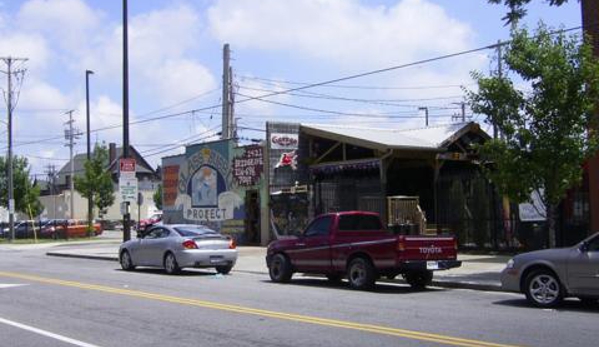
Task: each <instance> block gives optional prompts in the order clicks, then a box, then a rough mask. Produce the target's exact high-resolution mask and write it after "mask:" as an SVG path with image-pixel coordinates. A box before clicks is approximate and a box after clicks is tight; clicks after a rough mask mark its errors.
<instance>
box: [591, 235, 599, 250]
mask: <svg viewBox="0 0 599 347" xmlns="http://www.w3.org/2000/svg"><path fill="white" fill-rule="evenodd" d="M588 251H589V252H598V251H599V236H598V237H595V238H594V239H592V240H590V241H589V246H588Z"/></svg>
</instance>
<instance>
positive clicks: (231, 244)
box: [229, 238, 237, 249]
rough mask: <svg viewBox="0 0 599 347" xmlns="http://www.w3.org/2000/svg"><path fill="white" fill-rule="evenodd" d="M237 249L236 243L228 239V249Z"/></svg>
mask: <svg viewBox="0 0 599 347" xmlns="http://www.w3.org/2000/svg"><path fill="white" fill-rule="evenodd" d="M235 248H237V243H235V239H233V238H232V239H229V249H235Z"/></svg>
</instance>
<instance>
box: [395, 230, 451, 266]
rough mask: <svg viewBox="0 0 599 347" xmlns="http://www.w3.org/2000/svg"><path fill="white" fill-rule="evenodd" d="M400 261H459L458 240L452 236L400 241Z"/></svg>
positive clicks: (406, 238)
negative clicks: (401, 249)
mask: <svg viewBox="0 0 599 347" xmlns="http://www.w3.org/2000/svg"><path fill="white" fill-rule="evenodd" d="M398 242H399V245H400V246H399V247H400V248H403V251H401V252H399V253H398V255H399V258H400V259H399V260H411V261H414V260H448V259H449V260H455V259H457V249H456V239H455V238H454V237H452V236H409V235H402V236H399V239H398Z"/></svg>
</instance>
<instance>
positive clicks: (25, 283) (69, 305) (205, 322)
mask: <svg viewBox="0 0 599 347" xmlns="http://www.w3.org/2000/svg"><path fill="white" fill-rule="evenodd" d="M117 266H118V265H117V264H116V263H112V262H105V261H94V260H85V259H71V258H54V257H47V256H45V255H44V250H43V249H38V250H27V251H8V250H5V249H0V346H11V347H12V346H51V347H54V346H61V347H62V346H87V347H93V346H100V347H112V346H114V347H117V346H119V347H121V346H128V347H129V346H131V347H134V346H313V347H316V346H327V347H328V346H344V347H350V346H360V347H363V346H488V347H504V346H594V345H596V337H597V320H598V318H599V309H597V308H585V307H583V306H582V305H581V304H580V303H579V302H578V301H576V300H568V301H567V302H566V304H565V305H564V306H563V307H562V308H560V309H559V310H540V309H534V308H530V307H528V306H527V305H526V302H525V301H524V299H523V297H522V296H519V295H515V294H507V293H497V292H481V291H471V290H462V289H440V288H432V289H429V290H427V291H424V292H414V291H412V290H411V289H410V288H409V287H407V286H402V285H386V284H383V285H381V284H379V285H378V286H377V288H376V290H375V291H373V292H358V291H352V290H349V289H347V287H346V286H345V285H343V284H340V285H331V284H330V283H328V282H327V281H326V280H324V279H318V278H310V277H301V276H296V277H294V280H293V281H292V283H291V284H287V285H280V284H274V283H271V282H270V281H269V280H268V278H267V277H266V276H264V275H254V274H247V273H235V272H233V273H232V275H229V276H220V275H216V274H215V273H214V272H211V271H208V270H206V271H200V270H197V271H196V270H193V271H185V272H184V273H183V274H182V275H180V276H168V275H165V274H164V273H163V272H162V271H159V270H140V271H136V272H131V273H129V272H124V271H121V270H120V269H119V268H118V267H117Z"/></svg>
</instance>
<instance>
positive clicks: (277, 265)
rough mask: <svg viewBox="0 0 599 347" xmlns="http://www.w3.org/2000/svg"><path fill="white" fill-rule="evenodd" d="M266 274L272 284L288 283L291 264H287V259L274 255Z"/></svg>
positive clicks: (290, 274) (281, 255)
mask: <svg viewBox="0 0 599 347" xmlns="http://www.w3.org/2000/svg"><path fill="white" fill-rule="evenodd" d="M268 274H269V275H270V279H271V280H272V281H273V282H278V283H286V282H289V280H291V276H292V275H293V272H292V271H291V264H290V263H289V260H288V259H287V257H286V256H284V255H283V254H280V253H279V254H277V255H275V256H274V257H273V258H272V261H271V263H270V267H269V268H268Z"/></svg>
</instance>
